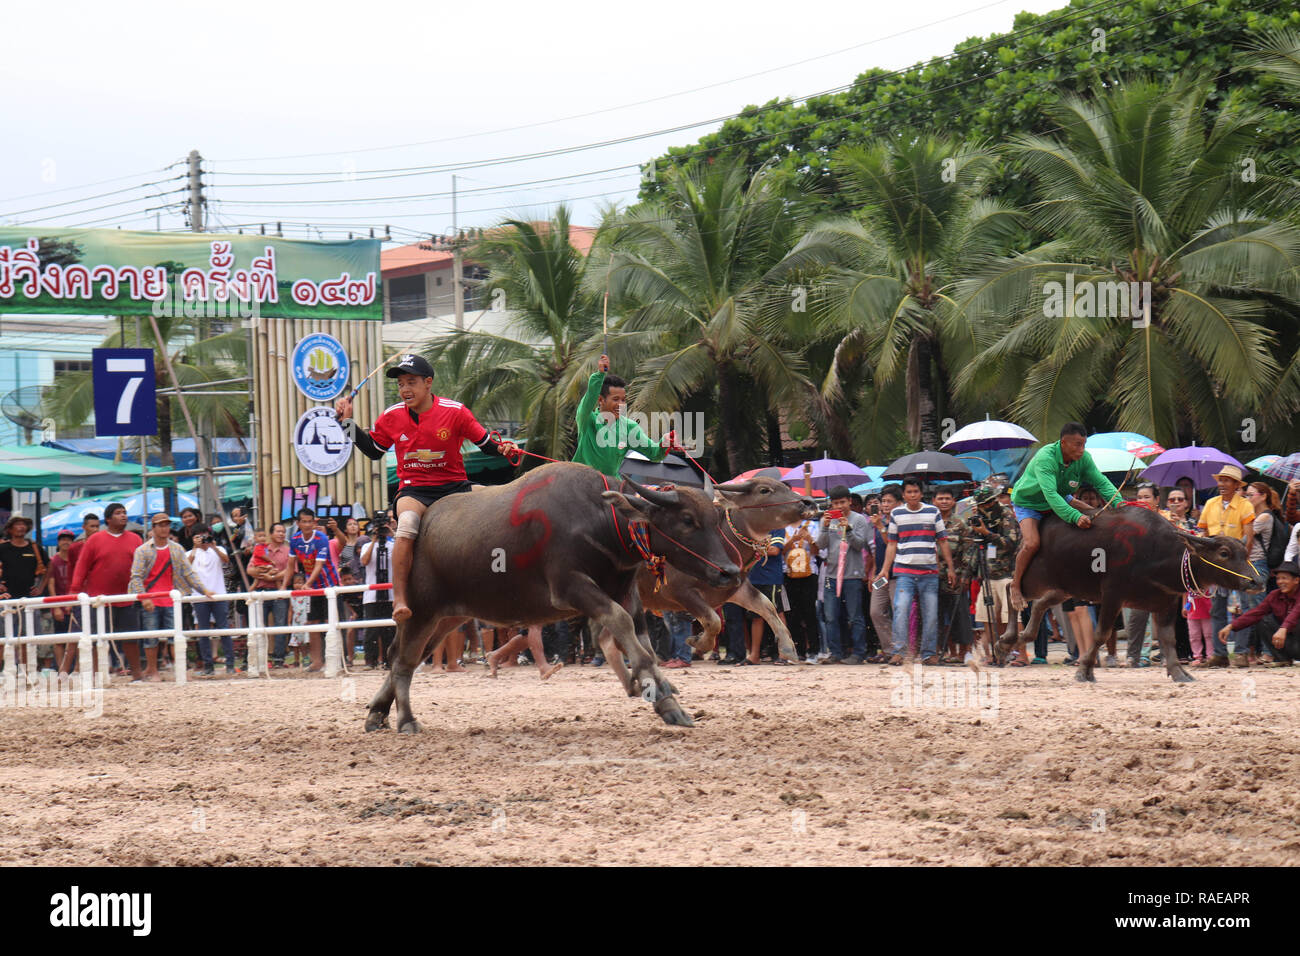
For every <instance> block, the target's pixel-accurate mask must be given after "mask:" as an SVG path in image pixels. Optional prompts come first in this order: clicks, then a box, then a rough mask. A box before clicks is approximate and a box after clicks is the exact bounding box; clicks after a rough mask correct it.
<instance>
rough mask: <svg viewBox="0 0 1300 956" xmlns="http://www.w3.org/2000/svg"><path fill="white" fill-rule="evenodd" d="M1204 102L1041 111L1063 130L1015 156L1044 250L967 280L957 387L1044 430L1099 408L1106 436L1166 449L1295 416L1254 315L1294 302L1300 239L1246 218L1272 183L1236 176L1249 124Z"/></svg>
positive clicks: (1140, 89)
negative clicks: (1254, 418) (966, 344)
mask: <svg viewBox="0 0 1300 956" xmlns="http://www.w3.org/2000/svg"><path fill="white" fill-rule="evenodd" d="M1211 93H1212V88H1210V87H1207V86H1205V85H1201V84H1198V83H1196V82H1194V81H1193V82H1183V83H1179V84H1177V85H1175V86H1174V87H1173V88H1172V89H1171V88H1169V87H1168V86H1167V85H1166V84H1164V83H1156V82H1153V81H1147V80H1138V81H1135V82H1132V83H1130V84H1128V85H1127V87H1125V88H1122V89H1112V90H1108V91H1104V92H1101V93H1099V94H1097V95H1096V96H1095V97H1093V98H1083V97H1077V96H1069V97H1064V98H1063V99H1062V100H1061V101H1060V102H1059V103H1058V104H1056V105H1055V106H1053V107H1051V108H1049V113H1050V116H1051V118H1052V119H1053V120H1054V121H1055V123H1056V125H1057V127H1058V128H1059V130H1060V135H1059V136H1057V137H1048V136H1021V137H1018V138H1017V139H1016V140H1015V141H1014V142H1013V143H1012V144H1011V145H1010V147H1009V149H1008V152H1009V153H1010V155H1011V156H1012V157H1013V159H1014V160H1015V161H1016V162H1017V163H1018V164H1019V165H1020V167H1021V168H1022V169H1023V170H1025V171H1026V172H1027V173H1028V174H1029V175H1030V176H1031V177H1032V178H1033V179H1034V181H1035V182H1036V184H1037V186H1038V189H1039V194H1040V195H1041V196H1042V199H1041V201H1039V202H1037V203H1036V204H1035V205H1034V206H1033V207H1032V208H1031V212H1032V214H1033V216H1034V217H1035V219H1036V224H1037V226H1038V228H1039V229H1040V230H1041V232H1042V233H1043V234H1045V235H1048V236H1052V237H1054V238H1052V239H1051V240H1050V241H1047V242H1045V243H1043V244H1042V245H1039V246H1037V247H1036V248H1033V249H1031V250H1030V251H1028V252H1027V253H1025V254H1024V255H1020V256H1015V257H1011V258H1005V259H1003V260H1001V261H999V262H996V263H994V264H993V265H992V267H991V268H989V269H988V270H986V272H985V273H984V274H983V275H980V276H978V277H976V278H973V279H971V280H969V281H967V282H965V283H963V288H962V299H963V302H964V304H965V306H966V308H967V309H969V310H970V311H971V312H972V313H978V314H979V315H980V317H981V319H982V320H983V325H984V327H985V328H986V330H987V331H988V332H989V333H990V335H991V336H992V341H991V344H989V345H988V346H987V347H986V348H985V349H983V350H982V352H981V354H980V355H979V356H978V357H977V360H976V361H975V362H973V363H972V364H971V365H970V366H968V367H967V369H966V370H964V371H963V373H962V376H961V378H960V381H959V386H960V387H961V388H963V389H965V390H966V391H967V392H968V393H970V394H974V393H976V392H979V391H983V390H985V389H987V388H989V387H991V386H992V385H994V384H995V383H996V382H997V381H1001V382H1003V383H1005V382H1008V381H1010V382H1017V383H1021V384H1020V385H1019V387H1018V389H1017V390H1016V395H1015V399H1014V401H1013V403H1012V416H1013V417H1014V418H1016V419H1017V420H1018V421H1020V422H1021V424H1024V425H1025V426H1026V427H1028V428H1030V430H1034V431H1037V432H1038V433H1039V434H1053V433H1054V432H1053V429H1055V428H1056V427H1057V426H1059V425H1060V424H1061V423H1062V422H1063V421H1066V420H1071V419H1080V418H1082V417H1083V416H1084V415H1085V413H1087V412H1088V411H1089V410H1090V409H1092V408H1093V407H1094V406H1095V405H1096V404H1097V403H1098V402H1101V403H1104V405H1106V406H1109V408H1110V409H1113V411H1114V415H1115V427H1117V428H1119V429H1121V430H1125V431H1136V432H1140V433H1142V434H1144V435H1151V436H1152V437H1154V438H1155V439H1156V440H1157V441H1159V442H1161V443H1162V444H1165V445H1171V443H1174V444H1177V443H1179V442H1180V441H1181V438H1180V435H1181V436H1182V438H1191V437H1193V436H1194V437H1196V438H1197V439H1198V440H1202V441H1210V442H1225V441H1229V440H1230V437H1231V433H1232V432H1233V431H1234V430H1235V429H1236V428H1238V427H1240V426H1239V425H1238V424H1237V422H1238V421H1239V420H1240V413H1241V412H1242V411H1244V412H1245V413H1246V414H1252V413H1253V414H1257V415H1258V414H1262V415H1263V416H1264V417H1265V420H1268V418H1270V417H1272V418H1276V417H1278V416H1279V415H1283V414H1288V412H1286V411H1285V410H1286V409H1294V408H1295V407H1296V400H1297V398H1300V383H1298V382H1296V381H1295V380H1294V379H1286V378H1283V377H1282V376H1281V375H1280V369H1279V366H1278V362H1277V358H1276V356H1275V340H1276V336H1275V333H1274V332H1273V331H1272V330H1271V329H1270V328H1269V327H1268V324H1267V321H1268V319H1269V318H1270V316H1271V315H1273V314H1276V310H1278V309H1279V308H1281V309H1289V310H1291V311H1292V314H1295V309H1296V307H1297V306H1298V305H1300V301H1297V299H1296V288H1295V281H1294V273H1293V270H1294V269H1295V268H1296V265H1297V263H1300V230H1297V228H1296V227H1295V225H1293V224H1292V223H1289V222H1287V221H1286V220H1284V219H1280V218H1277V217H1275V216H1271V215H1269V214H1268V213H1266V212H1260V211H1257V210H1256V209H1254V208H1252V203H1254V202H1258V204H1259V206H1258V208H1260V209H1265V208H1268V207H1269V206H1270V205H1272V204H1273V203H1274V202H1275V201H1276V196H1277V194H1278V192H1279V191H1281V190H1284V189H1285V184H1283V183H1281V182H1279V181H1278V180H1277V179H1273V178H1265V177H1260V179H1259V180H1257V181H1256V182H1249V181H1247V182H1243V177H1242V175H1241V173H1242V166H1241V165H1239V163H1240V160H1241V159H1242V158H1243V156H1245V155H1246V154H1247V152H1248V151H1249V150H1250V148H1251V145H1252V143H1253V142H1254V137H1255V135H1256V126H1255V124H1256V123H1257V122H1258V121H1259V117H1258V116H1257V115H1254V114H1252V113H1246V112H1243V111H1240V110H1238V109H1235V108H1233V107H1232V105H1231V104H1227V105H1225V106H1224V107H1223V108H1222V109H1220V110H1219V111H1218V112H1217V114H1215V115H1213V117H1212V118H1211V119H1207V116H1210V115H1211V114H1210V112H1209V111H1208V110H1207V109H1206V100H1207V98H1208V96H1209V95H1210V94H1211ZM1270 194H1271V195H1270ZM1289 273H1290V275H1288V274H1289ZM1121 283H1122V284H1123V285H1120V284H1121ZM1130 283H1137V284H1138V285H1137V286H1136V287H1135V286H1132V285H1130ZM1143 284H1146V285H1143ZM1071 286H1073V288H1074V290H1075V296H1074V297H1073V298H1072V297H1071V296H1070V295H1069V289H1070V287H1071ZM1116 289H1118V290H1119V292H1120V293H1121V294H1120V295H1119V296H1116V295H1115V290H1116ZM1134 289H1136V291H1138V292H1139V294H1140V296H1141V299H1140V300H1139V301H1134V300H1132V299H1130V298H1129V295H1128V294H1125V292H1126V290H1134ZM1103 298H1104V299H1105V301H1106V306H1105V307H1102V303H1103ZM1117 301H1118V305H1119V306H1120V307H1119V308H1116V307H1115V306H1116V304H1117ZM1125 305H1127V308H1125ZM1117 312H1118V314H1116V313H1117ZM1097 313H1104V314H1101V315H1099V314H1097Z"/></svg>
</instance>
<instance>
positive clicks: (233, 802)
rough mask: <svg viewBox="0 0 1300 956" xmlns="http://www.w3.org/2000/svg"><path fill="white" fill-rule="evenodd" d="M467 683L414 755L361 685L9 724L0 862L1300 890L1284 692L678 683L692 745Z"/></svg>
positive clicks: (421, 698)
mask: <svg viewBox="0 0 1300 956" xmlns="http://www.w3.org/2000/svg"><path fill="white" fill-rule="evenodd" d="M1054 651H1055V653H1054V655H1053V656H1054V657H1059V650H1056V649H1054ZM484 670H485V669H484V668H482V667H471V668H470V670H469V671H468V672H467V673H464V674H446V675H433V674H429V673H427V672H426V673H421V674H418V675H417V676H416V678H415V680H414V683H413V692H412V697H413V702H414V706H415V709H416V715H417V717H419V718H420V720H421V721H422V723H423V724H424V726H425V728H426V730H425V733H423V734H421V735H419V736H403V735H398V734H396V733H394V732H393V731H391V730H389V731H384V732H381V733H376V734H369V735H366V734H363V733H362V729H361V725H362V719H363V714H364V710H365V703H366V701H367V699H368V698H369V696H370V694H371V693H372V692H373V691H374V690H375V689H376V688H377V686H378V684H379V682H380V680H381V674H380V673H377V672H374V671H358V672H356V673H355V674H354V676H353V678H352V679H351V680H352V682H351V683H349V682H348V681H347V680H325V679H323V678H306V677H299V676H296V675H295V676H289V677H281V676H278V674H279V673H283V672H278V673H277V677H275V678H274V679H270V680H266V679H262V680H256V679H249V678H246V677H238V678H230V679H227V678H217V679H208V680H198V681H192V682H191V683H190V684H189V685H187V686H184V687H178V686H176V685H174V684H170V683H168V684H162V685H130V686H125V685H124V684H122V683H120V682H119V683H118V684H116V685H115V686H114V687H112V688H110V689H109V690H107V691H106V692H105V694H104V699H103V714H102V716H99V717H96V718H88V717H86V716H84V715H83V714H81V713H80V712H78V711H75V710H56V709H34V708H18V707H7V708H4V709H2V710H0V863H2V864H6V865H12V864H24V863H25V864H32V863H41V864H46V865H57V864H90V865H95V864H116V865H150V864H200V865H202V864H212V865H223V864H237V865H250V864H262V865H264V864H282V863H287V864H328V865H346V864H412V865H422V864H502V863H548V864H556V863H560V864H564V863H572V864H602V863H620V864H628V863H630V864H663V863H672V864H707V863H719V864H722V863H727V864H735V863H742V864H743V863H756V864H776V865H780V864H806V863H821V864H949V863H952V864H1033V863H1050V864H1089V863H1102V864H1185V863H1195V864H1203V865H1225V864H1227V865H1236V864H1252V865H1256V866H1260V865H1272V864H1288V863H1294V862H1296V861H1300V809H1298V806H1297V801H1298V799H1300V797H1298V796H1297V794H1298V793H1300V787H1297V782H1300V741H1298V740H1297V731H1296V726H1297V714H1300V667H1295V668H1288V669H1252V670H1251V671H1249V672H1247V671H1243V670H1233V671H1222V670H1220V671H1209V672H1200V678H1201V679H1200V680H1199V681H1198V682H1197V683H1195V684H1190V685H1185V686H1175V685H1173V684H1172V683H1171V682H1170V681H1169V680H1168V679H1167V678H1166V677H1165V676H1164V673H1163V670H1162V669H1160V668H1151V669H1143V670H1127V669H1111V670H1105V669H1101V670H1099V671H1098V683H1097V684H1096V685H1094V686H1085V685H1081V684H1077V683H1076V682H1075V681H1074V679H1073V678H1074V670H1073V669H1072V668H1067V667H1064V666H1062V665H1056V664H1054V665H1049V666H1045V667H1044V666H1038V667H1031V668H1023V669H1016V670H1000V671H986V672H985V673H986V674H991V675H993V676H994V677H995V678H996V680H997V682H998V683H997V688H996V690H997V696H996V704H997V707H996V710H992V709H986V710H983V711H981V710H979V709H973V708H972V707H970V706H955V704H956V703H957V700H956V698H955V697H953V698H949V699H947V700H940V701H936V700H935V698H934V693H933V690H932V691H931V694H930V698H929V699H928V700H927V698H926V696H925V694H924V692H923V693H922V694H921V695H920V699H919V702H920V703H922V704H927V703H928V704H929V706H922V707H913V706H899V705H900V704H911V703H914V702H915V701H911V700H908V699H906V698H905V696H904V688H903V685H902V684H901V683H900V671H899V669H896V668H886V667H881V666H862V667H845V666H838V667H824V666H823V667H809V666H798V667H775V666H761V667H748V668H728V667H718V666H716V665H713V664H706V663H698V662H697V663H696V664H695V666H693V667H691V668H690V669H689V670H686V671H680V672H669V673H670V675H671V679H672V680H673V681H674V682H675V683H676V684H677V686H678V688H679V691H680V694H679V697H680V699H681V701H682V704H683V706H684V707H685V708H686V710H687V711H688V712H690V713H692V714H693V715H694V716H695V718H696V722H697V726H696V727H695V728H670V727H667V726H666V725H664V724H663V723H661V722H660V721H659V719H658V718H657V717H656V716H655V715H654V714H653V712H652V711H651V709H650V706H649V705H648V704H646V703H644V702H643V701H641V700H640V699H635V700H633V699H628V698H627V697H625V696H623V694H622V692H621V690H620V688H619V686H618V684H617V681H616V680H615V678H614V676H613V675H612V674H611V673H610V672H609V670H608V668H600V669H595V668H592V667H590V666H587V667H581V666H573V665H571V666H569V667H566V668H565V669H564V670H563V671H561V672H560V673H559V674H558V675H556V676H555V677H554V678H552V680H551V681H549V682H548V683H545V684H543V683H541V682H539V681H538V679H537V677H536V673H535V671H533V670H532V669H531V668H524V667H519V668H513V669H509V670H505V671H503V672H502V675H501V676H500V677H499V678H498V679H497V680H495V681H493V680H490V679H488V678H486V677H485V676H484ZM938 671H939V673H942V674H945V675H948V676H949V680H950V681H955V680H957V679H958V678H961V679H962V680H963V681H970V680H971V679H976V680H977V679H978V678H975V676H974V675H973V674H971V673H970V672H968V671H966V670H964V669H961V668H940V669H938ZM933 672H934V671H933V669H927V671H926V674H927V675H928V674H931V673H933ZM907 677H909V678H912V677H914V675H913V674H911V673H907ZM923 679H924V676H923ZM984 686H985V691H986V692H987V696H985V697H984V698H983V699H982V702H983V703H986V704H988V703H991V702H992V701H993V700H994V698H993V697H992V686H991V685H984ZM913 687H914V685H910V684H909V685H908V687H907V693H908V694H909V695H910V694H911V692H912V690H913ZM922 688H924V685H922ZM957 688H958V685H957V684H956V683H954V684H953V685H952V691H951V693H953V694H954V695H955V694H956V691H957ZM961 689H962V690H963V691H964V692H965V693H966V694H967V695H969V692H970V691H971V686H970V685H969V683H966V684H963V685H962V686H961ZM980 702H981V701H980V699H976V701H975V703H976V705H977V707H978V704H979V703H980ZM966 703H967V704H969V703H970V701H969V700H967V701H966ZM950 705H953V706H950Z"/></svg>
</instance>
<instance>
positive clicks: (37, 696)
mask: <svg viewBox="0 0 1300 956" xmlns="http://www.w3.org/2000/svg"><path fill="white" fill-rule="evenodd" d="M6 707H43V708H56V709H60V710H80V711H82V712H84V713H85V715H86V716H87V717H100V716H103V713H104V675H103V673H102V672H97V673H96V674H95V676H94V678H93V679H92V678H91V677H90V675H89V674H72V675H64V676H63V678H62V680H60V678H59V675H58V674H57V673H55V672H54V671H52V670H45V671H40V672H38V673H35V674H30V675H28V676H27V677H26V678H25V679H22V680H19V679H18V675H16V674H14V675H10V674H9V673H6V674H5V676H4V678H3V679H0V709H3V708H6Z"/></svg>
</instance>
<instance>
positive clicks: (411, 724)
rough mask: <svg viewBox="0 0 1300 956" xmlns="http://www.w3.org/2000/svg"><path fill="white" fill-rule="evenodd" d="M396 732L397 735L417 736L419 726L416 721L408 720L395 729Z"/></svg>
mask: <svg viewBox="0 0 1300 956" xmlns="http://www.w3.org/2000/svg"><path fill="white" fill-rule="evenodd" d="M397 732H398V733H399V734H418V733H419V732H420V724H419V722H417V721H414V720H408V721H407V722H406V723H404V724H402V725H401V726H400V727H398V728H397Z"/></svg>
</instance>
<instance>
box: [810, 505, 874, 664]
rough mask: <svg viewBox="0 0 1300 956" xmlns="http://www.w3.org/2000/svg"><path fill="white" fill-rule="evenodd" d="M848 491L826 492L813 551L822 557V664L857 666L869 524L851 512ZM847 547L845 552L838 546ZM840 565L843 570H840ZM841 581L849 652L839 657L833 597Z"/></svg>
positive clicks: (863, 629)
mask: <svg viewBox="0 0 1300 956" xmlns="http://www.w3.org/2000/svg"><path fill="white" fill-rule="evenodd" d="M850 495H851V492H850V491H849V489H848V487H847V486H845V485H836V486H835V487H834V488H832V489H831V490H830V499H831V507H830V510H829V511H827V512H826V513H825V514H824V515H822V518H821V521H819V522H818V528H817V540H816V542H815V543H816V545H817V551H818V553H820V554H821V555H822V556H823V561H824V564H825V568H826V583H825V585H824V588H823V591H822V601H823V606H824V609H825V613H826V646H827V650H828V651H829V652H830V657H827V658H825V659H823V660H822V663H823V664H841V663H842V664H861V663H862V660H863V658H864V657H866V654H867V622H866V619H865V618H864V617H863V616H862V587H863V583H864V582H863V580H862V579H863V576H864V567H863V558H862V550H863V548H864V547H865V546H866V544H867V536H868V535H869V534H870V532H871V525H870V523H869V522H868V521H867V519H866V518H865V517H864V516H862V515H860V514H858V513H857V512H856V511H853V510H852V505H853V500H852V498H851V497H850ZM841 544H847V546H848V547H847V549H846V548H844V547H841ZM841 564H842V565H843V567H841ZM841 579H842V580H843V582H844V583H843V591H842V596H843V598H844V607H845V610H846V611H847V612H848V616H849V639H850V640H851V641H852V643H853V648H852V651H853V652H852V653H851V654H850V655H849V656H848V657H843V658H842V657H841V647H842V642H841V640H840V595H837V594H836V591H837V589H838V588H839V586H840V585H839V582H840V580H841Z"/></svg>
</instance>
